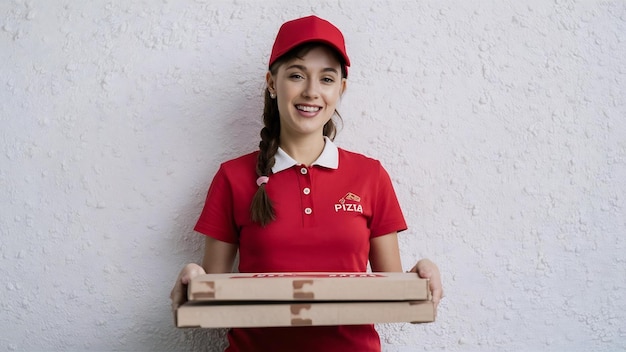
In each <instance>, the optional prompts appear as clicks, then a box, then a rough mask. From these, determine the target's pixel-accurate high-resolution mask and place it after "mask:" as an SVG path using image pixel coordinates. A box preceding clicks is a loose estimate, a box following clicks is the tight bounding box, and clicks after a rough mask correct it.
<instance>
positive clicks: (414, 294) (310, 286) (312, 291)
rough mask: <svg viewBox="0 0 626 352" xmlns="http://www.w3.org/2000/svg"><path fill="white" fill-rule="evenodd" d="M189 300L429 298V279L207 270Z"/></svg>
mask: <svg viewBox="0 0 626 352" xmlns="http://www.w3.org/2000/svg"><path fill="white" fill-rule="evenodd" d="M188 298H189V301H221V300H227V301H416V300H429V299H430V290H429V288H428V280H427V279H421V278H419V277H418V276H417V275H416V274H415V273H328V272H324V273H320V272H316V273H248V274H244V273H234V274H233V273H230V274H206V275H200V276H198V277H196V278H194V279H193V280H192V281H191V282H190V283H189V285H188Z"/></svg>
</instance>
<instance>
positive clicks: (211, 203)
mask: <svg viewBox="0 0 626 352" xmlns="http://www.w3.org/2000/svg"><path fill="white" fill-rule="evenodd" d="M194 230H195V231H198V232H200V233H201V234H204V235H206V236H210V237H213V238H215V239H216V240H219V241H223V242H228V243H237V242H238V231H237V226H236V225H235V220H234V204H233V190H232V185H231V183H230V182H229V180H228V177H227V175H226V172H225V170H224V166H223V165H222V166H221V167H220V169H219V170H218V171H217V173H216V174H215V177H214V178H213V181H212V182H211V186H210V187H209V191H208V193H207V197H206V201H205V203H204V208H203V209H202V213H201V214H200V218H199V219H198V222H197V223H196V226H195V227H194Z"/></svg>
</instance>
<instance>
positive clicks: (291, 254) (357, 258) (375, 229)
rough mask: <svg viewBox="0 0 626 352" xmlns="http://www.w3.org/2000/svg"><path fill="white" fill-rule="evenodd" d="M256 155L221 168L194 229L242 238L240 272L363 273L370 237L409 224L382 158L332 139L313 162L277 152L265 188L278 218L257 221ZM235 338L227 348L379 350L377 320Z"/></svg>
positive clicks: (244, 332) (235, 333) (235, 332)
mask: <svg viewBox="0 0 626 352" xmlns="http://www.w3.org/2000/svg"><path fill="white" fill-rule="evenodd" d="M257 153H258V152H255V153H251V154H247V155H244V156H242V157H239V158H237V159H234V160H230V161H228V162H225V163H223V164H222V165H221V167H220V169H219V171H218V172H217V174H216V175H215V178H214V179H213V182H212V183H211V187H210V188H209V192H208V195H207V200H206V203H205V206H204V209H203V211H202V214H201V215H200V219H199V220H198V223H197V224H196V227H195V230H196V231H198V232H200V233H203V234H205V235H207V236H211V237H213V238H215V239H217V240H220V241H224V242H229V243H237V244H238V245H239V254H240V258H239V271H240V272H301V271H348V272H364V271H366V270H367V262H368V256H369V245H370V243H369V241H370V239H371V238H373V237H377V236H381V235H385V234H388V233H391V232H396V231H402V230H405V229H406V223H405V220H404V217H403V215H402V212H401V210H400V206H399V204H398V200H397V197H396V194H395V192H394V190H393V186H392V184H391V180H390V178H389V175H388V174H387V172H386V171H385V169H384V168H383V167H382V166H381V164H380V162H378V161H377V160H374V159H371V158H367V157H365V156H363V155H360V154H356V153H352V152H348V151H345V150H343V149H339V148H337V147H336V146H335V145H334V144H333V143H332V142H331V141H330V140H329V139H326V144H325V147H324V151H323V152H322V155H321V156H320V157H319V158H318V160H317V161H316V162H314V163H313V164H312V165H311V166H310V167H306V166H303V165H298V164H297V163H296V162H295V161H294V160H293V159H291V158H290V157H289V156H288V155H287V154H286V153H285V152H284V151H282V150H281V149H279V151H278V153H277V155H276V157H275V158H276V164H275V166H274V167H273V168H272V175H271V176H270V180H269V182H268V184H267V185H266V190H267V193H268V195H269V197H270V199H271V200H272V202H273V204H274V209H275V211H276V220H275V221H273V222H272V223H270V224H269V225H267V226H266V227H261V226H259V225H257V224H256V223H253V222H252V221H251V219H250V203H251V201H252V197H253V195H254V193H255V192H256V190H257V185H256V178H257V175H256V172H255V169H256V158H257ZM229 341H230V347H229V349H228V350H227V351H257V350H258V351H293V350H297V351H299V352H305V351H380V341H379V338H378V334H377V333H376V331H375V330H374V327H373V325H358V326H357V325H351V326H334V327H289V328H258V329H231V331H230V332H229Z"/></svg>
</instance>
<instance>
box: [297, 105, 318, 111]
mask: <svg viewBox="0 0 626 352" xmlns="http://www.w3.org/2000/svg"><path fill="white" fill-rule="evenodd" d="M296 109H298V110H300V111H304V112H318V111H320V109H321V108H320V107H319V106H305V105H296Z"/></svg>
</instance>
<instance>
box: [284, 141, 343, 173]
mask: <svg viewBox="0 0 626 352" xmlns="http://www.w3.org/2000/svg"><path fill="white" fill-rule="evenodd" d="M274 160H275V161H276V162H275V163H274V166H273V167H272V172H273V173H277V172H281V171H283V170H287V169H288V168H290V167H292V166H294V165H298V162H297V161H295V160H293V158H292V157H290V156H289V154H287V153H286V152H285V151H284V150H283V149H282V148H281V147H278V151H277V152H276V155H274ZM313 165H318V166H322V167H326V168H329V169H337V168H338V167H339V150H338V149H337V146H336V145H335V143H333V142H332V141H331V140H330V138H328V137H326V136H324V150H322V154H320V156H319V158H317V160H315V161H314V162H313V164H311V166H313Z"/></svg>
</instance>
